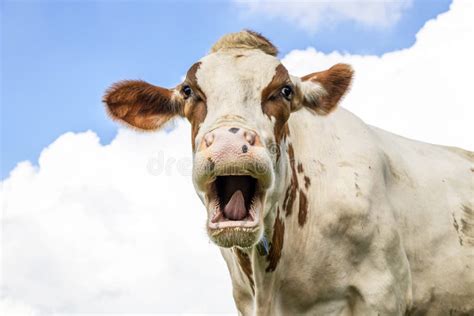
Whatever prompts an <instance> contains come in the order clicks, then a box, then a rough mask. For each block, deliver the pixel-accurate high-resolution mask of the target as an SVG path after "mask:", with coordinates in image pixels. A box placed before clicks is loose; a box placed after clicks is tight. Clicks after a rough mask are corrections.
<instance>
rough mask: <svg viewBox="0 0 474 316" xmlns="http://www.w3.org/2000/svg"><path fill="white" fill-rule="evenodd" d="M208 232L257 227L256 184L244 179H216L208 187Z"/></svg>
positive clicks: (257, 190)
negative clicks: (209, 212) (209, 213)
mask: <svg viewBox="0 0 474 316" xmlns="http://www.w3.org/2000/svg"><path fill="white" fill-rule="evenodd" d="M208 196H209V202H210V203H209V207H210V209H211V218H210V221H209V228H211V229H225V228H238V227H240V228H254V227H255V226H257V225H258V216H259V213H260V212H261V210H260V205H261V203H260V197H261V192H260V188H259V183H258V180H257V179H255V178H253V177H251V176H247V175H234V176H218V177H216V180H215V181H214V182H213V183H212V184H211V185H210V189H209V195H208Z"/></svg>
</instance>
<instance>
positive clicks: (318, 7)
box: [234, 0, 412, 33]
mask: <svg viewBox="0 0 474 316" xmlns="http://www.w3.org/2000/svg"><path fill="white" fill-rule="evenodd" d="M234 1H235V2H236V3H237V4H238V6H239V7H240V8H241V10H242V12H243V13H245V14H248V15H259V16H262V15H263V16H265V17H269V18H280V19H283V20H286V21H288V22H291V23H295V24H296V25H297V26H299V27H300V28H302V29H303V30H306V31H308V32H310V33H313V32H315V31H316V30H318V29H319V28H320V27H321V26H323V25H324V26H328V25H334V24H336V23H338V22H341V21H353V22H356V23H359V24H361V25H365V26H369V27H388V26H391V25H393V24H395V23H396V22H397V21H398V20H399V19H400V17H401V15H402V14H403V11H405V10H406V9H408V8H409V7H410V6H411V4H412V0H395V1H394V0H332V1H328V0H305V1H282V0H257V1H249V0H234Z"/></svg>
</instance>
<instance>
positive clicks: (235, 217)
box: [193, 126, 273, 247]
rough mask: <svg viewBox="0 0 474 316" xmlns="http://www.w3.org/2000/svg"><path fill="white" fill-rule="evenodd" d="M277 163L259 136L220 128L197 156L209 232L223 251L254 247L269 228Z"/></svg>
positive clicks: (196, 170) (204, 141) (198, 180)
mask: <svg viewBox="0 0 474 316" xmlns="http://www.w3.org/2000/svg"><path fill="white" fill-rule="evenodd" d="M272 170H273V169H272V161H271V158H270V155H269V154H268V151H267V150H266V148H265V147H264V146H263V145H262V143H261V141H260V138H259V137H258V135H257V133H255V132H254V131H250V130H247V129H244V128H241V127H240V128H239V127H232V126H230V127H229V126H226V127H220V128H217V129H214V130H213V131H211V132H209V133H207V134H206V135H204V137H203V139H202V142H201V144H200V146H199V148H198V151H197V152H196V154H195V159H194V169H193V171H194V172H193V177H194V184H195V186H196V189H197V190H198V191H200V192H202V193H203V194H204V196H205V203H206V207H207V209H208V232H209V235H210V237H211V239H212V240H213V241H214V242H215V243H217V244H218V245H219V246H222V247H232V246H241V247H250V246H252V245H253V244H255V243H256V242H257V241H258V240H259V238H260V234H261V231H262V227H263V209H264V203H265V197H266V191H267V190H268V189H269V187H270V186H271V185H272V183H273V171H272Z"/></svg>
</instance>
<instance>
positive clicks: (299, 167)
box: [298, 162, 304, 173]
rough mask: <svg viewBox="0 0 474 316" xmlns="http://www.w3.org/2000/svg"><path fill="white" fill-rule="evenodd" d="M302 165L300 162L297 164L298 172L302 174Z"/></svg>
mask: <svg viewBox="0 0 474 316" xmlns="http://www.w3.org/2000/svg"><path fill="white" fill-rule="evenodd" d="M303 171H304V170H303V164H302V163H301V162H298V172H299V173H303Z"/></svg>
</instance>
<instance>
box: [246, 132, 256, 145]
mask: <svg viewBox="0 0 474 316" xmlns="http://www.w3.org/2000/svg"><path fill="white" fill-rule="evenodd" d="M255 137H257V135H256V134H255V132H252V131H246V132H245V139H246V140H247V142H248V143H249V144H250V145H253V144H255Z"/></svg>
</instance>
